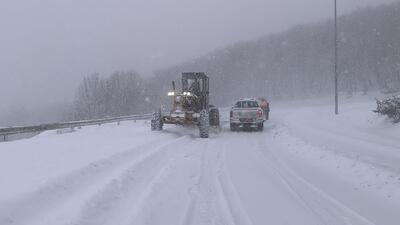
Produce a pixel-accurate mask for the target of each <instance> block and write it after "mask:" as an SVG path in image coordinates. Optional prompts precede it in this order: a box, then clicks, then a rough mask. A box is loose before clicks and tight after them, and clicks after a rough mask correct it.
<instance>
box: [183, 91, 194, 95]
mask: <svg viewBox="0 0 400 225" xmlns="http://www.w3.org/2000/svg"><path fill="white" fill-rule="evenodd" d="M183 95H185V96H192V95H193V94H192V93H190V92H186V91H185V92H183Z"/></svg>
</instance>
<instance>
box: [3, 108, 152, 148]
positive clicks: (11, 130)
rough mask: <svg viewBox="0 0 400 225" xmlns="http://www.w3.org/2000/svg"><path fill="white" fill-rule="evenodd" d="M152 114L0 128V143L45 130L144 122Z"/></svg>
mask: <svg viewBox="0 0 400 225" xmlns="http://www.w3.org/2000/svg"><path fill="white" fill-rule="evenodd" d="M152 115H153V114H151V113H150V114H141V115H131V116H121V117H112V118H104V119H95V120H82V121H71V122H61V123H48V124H40V125H35V126H26V127H8V128H0V142H2V141H7V137H8V136H10V135H18V134H26V133H40V132H43V131H47V130H57V129H63V128H72V129H73V128H75V127H83V126H90V125H101V124H105V123H113V122H117V123H119V122H121V121H128V120H145V119H151V117H152Z"/></svg>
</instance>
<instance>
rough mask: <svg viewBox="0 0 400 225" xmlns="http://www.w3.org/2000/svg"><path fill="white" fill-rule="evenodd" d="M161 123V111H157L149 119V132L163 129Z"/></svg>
mask: <svg viewBox="0 0 400 225" xmlns="http://www.w3.org/2000/svg"><path fill="white" fill-rule="evenodd" d="M163 125H164V123H163V121H162V115H161V110H158V111H156V112H154V113H153V118H152V119H151V130H152V131H159V130H162V129H163Z"/></svg>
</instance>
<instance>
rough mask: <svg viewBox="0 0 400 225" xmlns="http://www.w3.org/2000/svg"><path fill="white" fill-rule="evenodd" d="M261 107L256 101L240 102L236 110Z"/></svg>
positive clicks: (236, 105)
mask: <svg viewBox="0 0 400 225" xmlns="http://www.w3.org/2000/svg"><path fill="white" fill-rule="evenodd" d="M258 107H259V105H258V103H257V102H256V101H240V102H236V104H235V108H258Z"/></svg>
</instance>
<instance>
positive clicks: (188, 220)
mask: <svg viewBox="0 0 400 225" xmlns="http://www.w3.org/2000/svg"><path fill="white" fill-rule="evenodd" d="M209 144H211V146H210V145H208V146H204V149H201V151H202V154H201V166H200V172H199V176H197V177H196V179H195V180H194V181H193V184H192V185H191V187H190V188H189V195H190V198H191V199H190V201H189V203H188V206H187V208H186V211H185V213H184V217H183V220H182V222H181V223H180V224H181V225H191V224H196V225H197V224H230V225H252V222H251V220H250V219H249V217H248V215H247V213H246V211H245V210H244V209H243V208H242V207H241V205H242V204H241V202H240V198H239V197H238V194H237V192H236V190H235V187H234V185H233V184H232V181H231V179H230V177H229V174H228V173H227V170H226V167H225V148H226V147H225V143H224V142H218V141H216V140H212V141H210V142H209ZM221 144H222V146H221ZM199 150H200V149H199Z"/></svg>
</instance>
